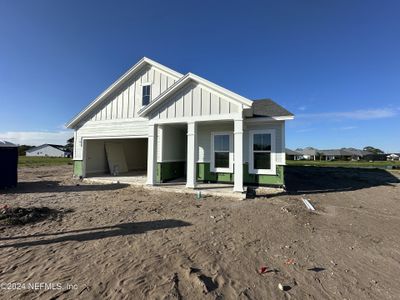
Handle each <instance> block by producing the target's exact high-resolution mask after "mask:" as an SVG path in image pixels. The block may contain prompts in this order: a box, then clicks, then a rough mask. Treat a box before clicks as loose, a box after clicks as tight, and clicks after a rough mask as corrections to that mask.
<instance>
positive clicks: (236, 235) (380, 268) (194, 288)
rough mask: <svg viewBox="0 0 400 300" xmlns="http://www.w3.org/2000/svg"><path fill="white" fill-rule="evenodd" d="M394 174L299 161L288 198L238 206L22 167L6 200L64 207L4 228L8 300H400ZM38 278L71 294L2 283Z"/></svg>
mask: <svg viewBox="0 0 400 300" xmlns="http://www.w3.org/2000/svg"><path fill="white" fill-rule="evenodd" d="M393 174H394V175H393ZM393 174H391V173H387V172H386V171H369V170H357V169H341V168H331V169H329V168H307V169H304V168H302V167H290V168H288V175H287V186H288V189H289V193H290V194H289V195H280V196H274V197H270V198H263V197H261V198H256V199H251V200H246V201H239V200H234V199H227V198H216V197H208V198H203V199H201V200H196V199H195V198H194V196H193V195H184V194H172V193H160V192H153V191H149V190H145V189H139V188H133V187H128V186H123V185H96V184H86V183H81V182H79V181H75V180H73V179H71V167H70V166H61V167H42V168H26V169H21V170H20V185H19V187H18V188H17V189H15V190H11V191H7V192H1V193H0V201H1V204H2V205H5V204H7V205H9V206H12V207H15V206H22V207H30V206H47V207H49V208H51V209H55V210H58V211H60V212H62V214H60V215H58V216H57V217H55V218H51V219H46V220H43V221H40V222H37V223H32V224H26V225H20V226H6V225H3V226H0V283H1V284H2V288H1V289H0V298H3V299H20V298H22V299H399V295H400V281H399V278H400V243H399V242H400V230H399V229H400V184H399V181H398V178H397V177H398V175H396V173H393ZM77 184H79V185H77ZM302 194H306V197H307V198H308V199H310V202H311V203H312V204H313V205H314V206H315V208H316V212H310V211H307V210H306V207H305V206H304V204H303V203H302V202H301V201H300V199H301V195H302ZM263 265H265V266H267V267H268V270H270V272H268V273H265V274H262V275H261V274H259V273H258V269H259V268H260V267H261V266H263ZM41 282H42V283H60V284H61V285H62V289H57V288H55V289H48V288H43V286H42V288H40V289H39V288H38V289H36V290H32V289H28V288H25V289H24V288H20V289H6V288H5V287H6V285H4V283H20V284H23V283H25V284H26V285H27V284H28V283H41ZM279 283H281V284H282V285H284V286H286V289H287V290H286V291H281V290H280V289H278V284H279ZM66 284H71V285H74V286H73V288H72V289H66ZM75 285H76V286H75Z"/></svg>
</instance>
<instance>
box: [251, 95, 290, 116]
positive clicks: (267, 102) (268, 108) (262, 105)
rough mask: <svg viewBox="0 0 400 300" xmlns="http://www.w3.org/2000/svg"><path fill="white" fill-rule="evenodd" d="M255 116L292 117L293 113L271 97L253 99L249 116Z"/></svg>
mask: <svg viewBox="0 0 400 300" xmlns="http://www.w3.org/2000/svg"><path fill="white" fill-rule="evenodd" d="M250 115H251V117H253V118H257V117H283V116H285V117H293V116H294V115H293V114H292V113H291V112H290V111H288V110H286V109H285V108H283V107H282V106H280V105H279V104H278V103H276V102H275V101H273V100H271V99H259V100H253V105H252V106H251V111H250V114H249V116H250Z"/></svg>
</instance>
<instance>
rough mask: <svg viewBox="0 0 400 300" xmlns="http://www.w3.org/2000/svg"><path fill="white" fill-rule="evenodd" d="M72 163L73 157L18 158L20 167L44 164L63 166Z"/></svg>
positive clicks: (41, 165)
mask: <svg viewBox="0 0 400 300" xmlns="http://www.w3.org/2000/svg"><path fill="white" fill-rule="evenodd" d="M62 165H72V159H71V158H68V157H30V156H20V157H19V158H18V166H19V167H29V168H34V167H43V166H62Z"/></svg>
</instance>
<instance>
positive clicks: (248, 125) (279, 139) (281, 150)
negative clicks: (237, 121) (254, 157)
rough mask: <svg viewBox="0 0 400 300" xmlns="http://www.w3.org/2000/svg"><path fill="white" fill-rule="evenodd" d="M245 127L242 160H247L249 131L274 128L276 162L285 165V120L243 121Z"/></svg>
mask: <svg viewBox="0 0 400 300" xmlns="http://www.w3.org/2000/svg"><path fill="white" fill-rule="evenodd" d="M244 124H245V129H244V132H243V139H244V141H243V147H244V149H243V161H244V162H246V163H248V162H249V140H250V138H249V131H250V130H259V129H274V130H275V147H276V149H275V151H276V160H275V161H276V164H277V165H285V164H286V155H285V122H284V121H274V122H262V123H254V121H245V123H244Z"/></svg>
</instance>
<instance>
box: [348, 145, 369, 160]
mask: <svg viewBox="0 0 400 300" xmlns="http://www.w3.org/2000/svg"><path fill="white" fill-rule="evenodd" d="M341 150H344V151H346V152H347V153H349V154H351V159H352V160H360V159H365V158H366V157H367V156H368V155H371V154H372V153H371V152H369V151H365V150H360V149H356V148H342V149H341Z"/></svg>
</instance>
